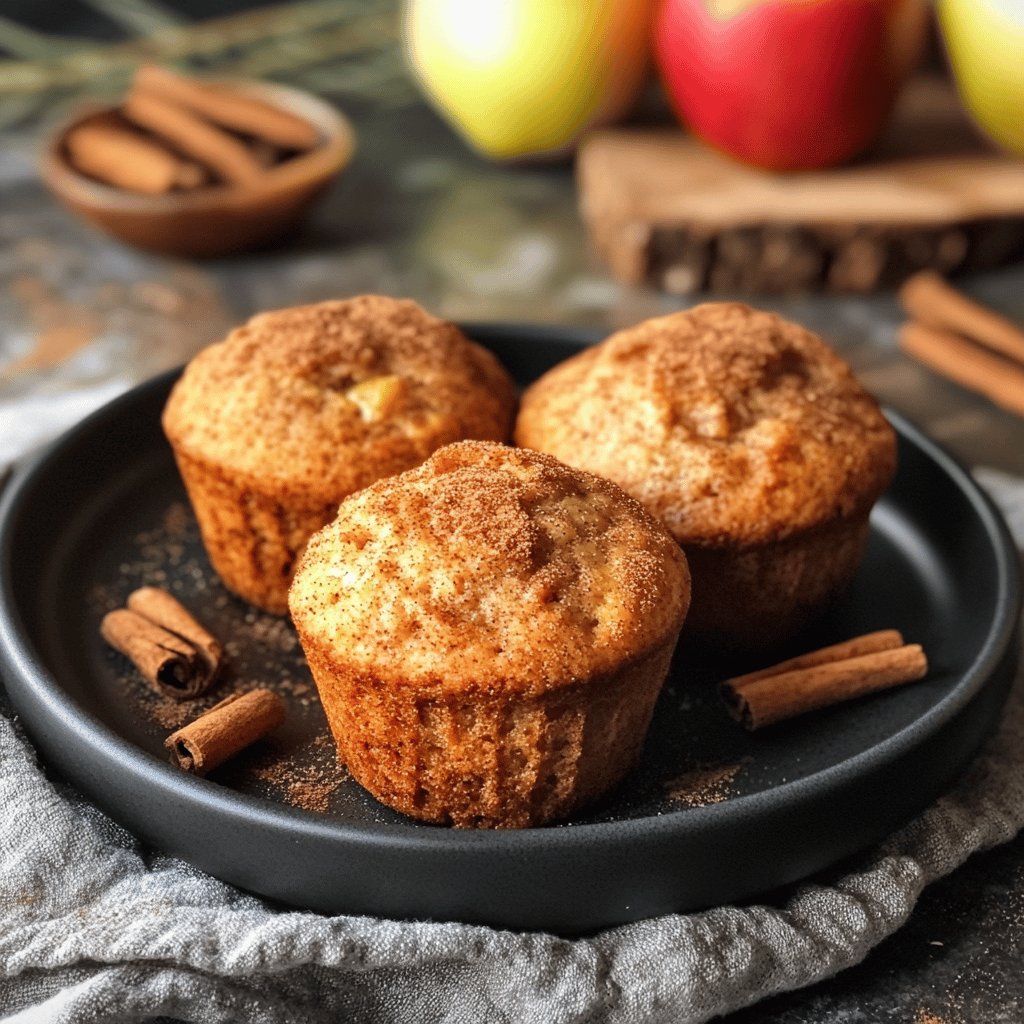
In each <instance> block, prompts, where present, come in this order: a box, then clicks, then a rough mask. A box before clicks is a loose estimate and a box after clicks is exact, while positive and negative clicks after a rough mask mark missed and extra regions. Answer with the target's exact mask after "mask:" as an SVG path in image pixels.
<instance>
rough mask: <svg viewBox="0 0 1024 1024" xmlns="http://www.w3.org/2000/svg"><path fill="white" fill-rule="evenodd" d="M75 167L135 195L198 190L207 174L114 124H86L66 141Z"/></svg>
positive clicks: (71, 133)
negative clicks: (136, 193) (180, 189)
mask: <svg viewBox="0 0 1024 1024" xmlns="http://www.w3.org/2000/svg"><path fill="white" fill-rule="evenodd" d="M64 145H65V146H66V147H67V151H68V157H69V158H70V160H71V163H72V164H74V166H75V167H76V168H77V169H78V170H80V171H82V172H83V173H85V174H88V175H89V176H90V177H93V178H96V179H98V180H99V181H102V182H105V183H106V184H108V185H114V186H116V187H117V188H124V189H128V190H129V191H132V192H145V193H147V194H150V195H161V194H163V193H165V192H170V191H171V190H172V189H175V188H195V187H197V186H198V185H201V184H203V182H204V181H205V180H206V175H205V174H204V173H203V170H202V168H201V167H198V166H196V165H195V164H193V163H188V162H187V161H184V160H180V159H179V158H178V157H176V156H175V155H174V154H173V153H171V152H170V151H169V150H167V149H164V147H163V146H161V145H160V144H159V143H157V142H154V141H152V140H150V139H146V138H144V137H143V136H141V135H138V134H137V133H136V132H133V131H131V130H130V129H128V128H120V127H117V126H115V125H112V124H82V125H79V126H78V127H77V128H74V129H73V130H72V131H70V132H68V134H67V137H66V138H65V140H64Z"/></svg>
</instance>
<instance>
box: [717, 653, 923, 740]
mask: <svg viewBox="0 0 1024 1024" xmlns="http://www.w3.org/2000/svg"><path fill="white" fill-rule="evenodd" d="M836 646H839V647H842V646H843V645H836ZM826 650H828V649H827V648H826ZM833 650H834V648H833ZM813 653H815V654H817V653H821V652H813ZM787 664H788V663H786V662H783V663H782V666H785V665H787ZM782 666H773V669H768V670H765V671H766V672H767V673H768V674H764V673H751V675H755V676H756V677H757V678H754V679H750V678H749V676H747V677H743V676H739V677H737V678H735V679H727V680H726V681H725V682H724V683H723V684H722V695H723V697H724V698H725V701H726V704H727V706H728V708H729V713H730V714H731V715H732V716H733V718H735V719H736V720H737V721H738V722H740V723H741V724H742V725H743V726H744V728H746V729H749V730H754V729H761V728H763V727H764V726H766V725H771V724H773V723H774V722H781V721H783V720H784V719H788V718H794V717H796V716H797V715H802V714H804V713H805V712H808V711H815V710H817V709H819V708H824V707H828V706H829V705H831V704H838V703H840V702H841V701H847V700H852V699H854V698H855V697H862V696H864V695H865V694H869V693H875V692H877V691H878V690H884V689H888V688H889V687H892V686H898V685H899V684H901V683H908V682H911V681H913V680H915V679H921V678H922V677H923V676H924V675H926V674H927V672H928V659H927V658H926V657H925V653H924V651H923V650H922V648H921V646H920V644H904V645H903V646H902V647H894V648H886V649H882V650H874V651H870V652H869V653H867V654H860V655H857V656H855V657H841V658H840V659H839V660H834V661H827V662H819V663H816V664H811V665H809V666H807V667H804V668H796V669H792V668H788V669H787V668H782V670H781V671H778V669H779V668H780V667H782Z"/></svg>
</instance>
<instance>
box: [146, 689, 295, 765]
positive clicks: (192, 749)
mask: <svg viewBox="0 0 1024 1024" xmlns="http://www.w3.org/2000/svg"><path fill="white" fill-rule="evenodd" d="M284 717H285V710H284V701H283V700H281V698H280V697H279V696H278V695H277V694H276V693H274V692H272V691H271V690H250V691H249V692H248V693H233V694H231V696H230V697H225V698H224V700H222V701H221V702H220V703H219V704H214V706H213V707H212V708H210V710H209V711H207V712H205V714H202V715H200V716H199V717H198V718H197V719H195V720H194V721H192V722H189V724H188V725H185V726H183V727H182V728H180V729H178V730H177V731H176V732H173V733H171V735H170V736H168V737H167V739H166V740H164V746H165V747H166V748H167V749H168V750H169V751H170V752H171V761H172V763H173V764H176V765H177V766H178V767H179V768H183V769H184V770H185V771H187V772H192V773H193V774H195V775H205V774H206V773H207V772H209V771H212V770H213V769H214V768H216V767H217V766H218V765H219V764H223V763H224V762H225V761H226V760H228V758H230V757H234V755H235V754H237V753H238V752H239V751H241V750H244V749H245V748H246V747H247V746H249V745H250V744H251V743H255V742H256V740H258V739H262V738H263V737H264V736H266V735H267V734H268V733H270V732H272V731H273V730H274V729H276V728H277V727H278V726H279V725H280V724H281V723H282V722H283V721H284Z"/></svg>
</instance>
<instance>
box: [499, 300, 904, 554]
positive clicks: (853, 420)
mask: <svg viewBox="0 0 1024 1024" xmlns="http://www.w3.org/2000/svg"><path fill="white" fill-rule="evenodd" d="M515 438H516V442H517V443H518V444H521V445H525V446H527V447H530V448H536V449H538V450H541V451H545V452H549V453H551V454H552V455H554V456H556V457H557V458H559V459H562V460H563V461H565V462H568V463H570V464H571V465H573V466H579V467H580V468H582V469H586V470H588V471H590V472H592V473H599V474H601V475H602V476H606V477H608V478H609V479H612V480H614V481H615V482H616V483H618V484H620V485H621V486H622V487H624V488H625V489H626V490H627V491H629V493H630V494H632V495H633V496H634V497H636V498H638V499H639V500H640V501H642V502H643V504H644V505H645V506H646V507H647V508H648V509H650V511H652V512H653V513H654V514H655V515H656V516H658V518H659V519H661V520H662V521H663V522H664V523H665V524H666V525H667V526H668V528H669V529H670V530H671V531H672V533H673V534H674V535H675V537H676V538H677V540H679V541H680V542H681V543H683V544H687V543H689V544H698V545H702V546H708V547H714V546H720V545H727V546H733V545H739V546H749V545H754V544H760V543H770V542H773V541H776V540H781V539H783V538H785V537H787V536H789V535H791V534H793V533H796V532H798V531H800V530H803V529H806V528H808V527H812V526H814V525H816V524H819V523H824V522H827V521H830V520H833V519H834V518H837V517H845V516H854V515H858V514H862V513H863V512H864V511H866V510H867V509H868V508H870V506H871V505H872V504H873V503H874V502H875V500H876V499H877V498H878V496H879V495H880V494H881V493H882V491H883V490H884V489H885V488H886V487H887V486H888V484H889V481H890V479H891V478H892V475H893V472H894V470H895V465H896V439H895V434H894V433H893V430H892V427H890V426H889V423H888V422H887V421H886V419H885V417H884V416H883V415H882V413H881V411H880V410H879V408H878V404H877V403H876V402H875V400H874V399H873V398H872V397H871V396H870V395H869V394H868V393H867V392H866V391H865V390H864V389H863V387H861V385H860V383H859V382H858V381H857V380H856V378H855V377H854V375H853V372H852V371H851V370H850V368H849V366H847V365H846V363H844V362H843V360H842V359H840V358H839V357H838V356H837V355H836V354H835V353H834V352H833V351H832V350H831V349H830V348H828V346H827V345H825V343H824V342H823V341H822V340H821V339H820V338H819V337H818V336H817V335H815V334H812V333H811V332H810V331H808V330H806V329H804V328H803V327H800V326H799V325H797V324H794V323H789V322H788V321H786V320H783V319H782V318H780V317H778V316H775V315H774V314H771V313H764V312H760V311H758V310H754V309H751V308H749V307H748V306H745V305H742V304H740V303H733V302H723V303H706V304H704V305H700V306H697V307H695V308H694V309H691V310H688V311H685V312H681V313H674V314H672V315H670V316H665V317H659V318H657V319H653V320H647V321H645V322H643V323H641V324H638V325H637V326H635V327H631V328H629V329H628V330H624V331H620V332H618V333H617V334H613V335H612V336H611V337H610V338H608V339H607V340H606V341H604V342H603V343H601V344H600V345H596V346H594V347H593V348H590V349H587V350H585V351H583V352H581V353H580V354H579V355H576V356H573V357H572V358H571V359H568V360H566V361H565V362H564V363H562V364H560V365H559V366H556V367H555V368H554V369H553V370H551V371H550V372H548V373H547V374H545V375H544V376H543V377H541V378H540V380H538V381H537V382H536V383H535V384H533V386H532V387H530V388H529V389H528V390H527V391H526V393H525V394H524V395H523V398H522V405H521V410H520V413H519V418H518V421H517V423H516V429H515Z"/></svg>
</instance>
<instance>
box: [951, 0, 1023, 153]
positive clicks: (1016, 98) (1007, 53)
mask: <svg viewBox="0 0 1024 1024" xmlns="http://www.w3.org/2000/svg"><path fill="white" fill-rule="evenodd" d="M938 13H939V25H940V27H941V29H942V37H943V40H944V42H945V44H946V50H947V52H948V53H949V60H950V63H951V64H952V65H953V74H954V76H955V78H956V84H957V88H958V89H959V90H960V95H961V97H962V98H963V101H964V104H965V105H966V106H967V109H968V110H969V111H970V112H971V116H972V117H973V118H974V120H975V121H977V123H978V125H979V126H980V127H981V128H982V129H983V130H984V131H985V132H987V133H988V134H989V135H990V136H991V137H992V138H993V139H994V140H995V141H996V142H998V143H999V144H1000V145H1002V146H1005V147H1006V148H1007V149H1009V150H1011V151H1012V152H1014V153H1019V154H1021V155H1024V3H1022V2H1021V0H939V3H938Z"/></svg>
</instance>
